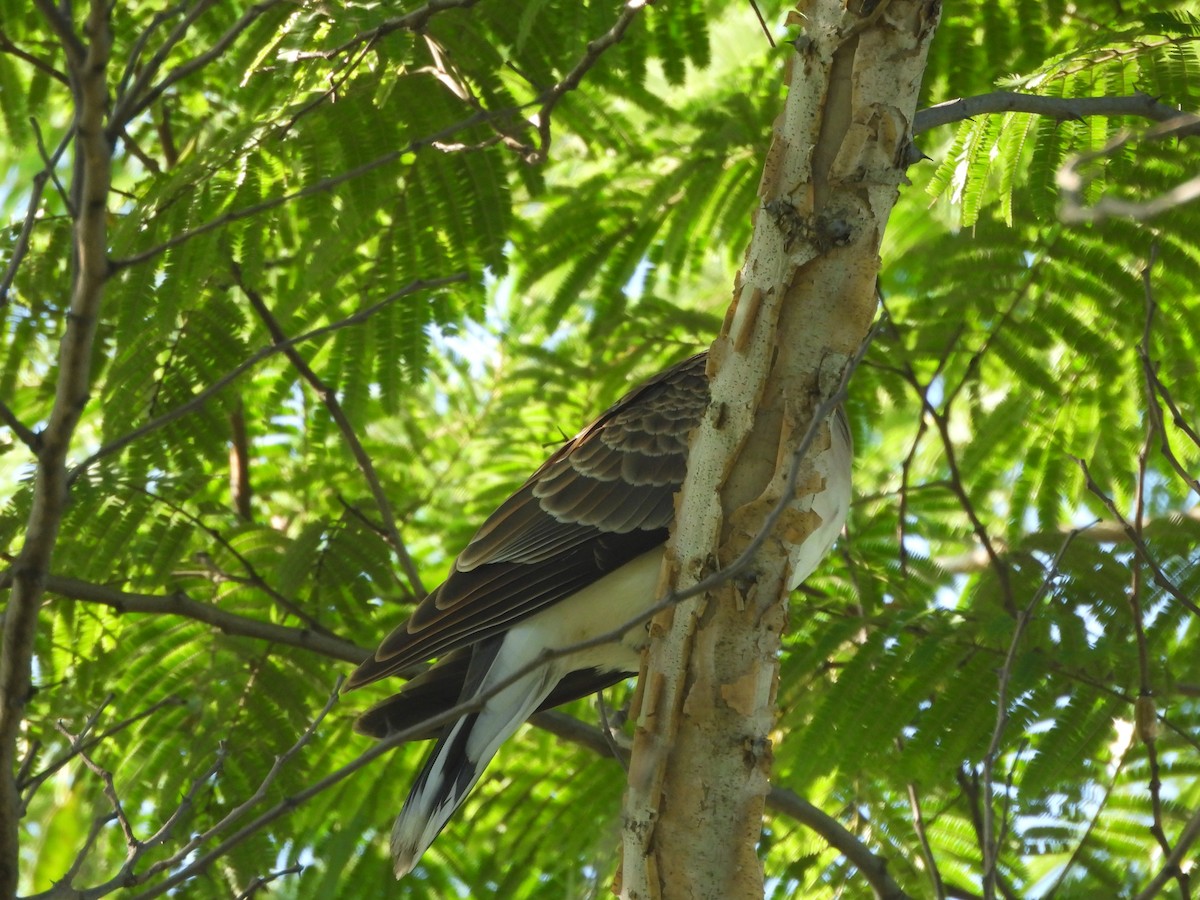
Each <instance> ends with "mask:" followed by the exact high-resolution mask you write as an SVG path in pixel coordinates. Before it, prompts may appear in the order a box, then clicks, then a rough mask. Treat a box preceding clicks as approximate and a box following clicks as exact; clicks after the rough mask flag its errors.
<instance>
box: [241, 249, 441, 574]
mask: <svg viewBox="0 0 1200 900" xmlns="http://www.w3.org/2000/svg"><path fill="white" fill-rule="evenodd" d="M233 276H234V281H235V282H236V283H237V285H238V287H239V288H241V290H242V293H243V294H245V295H246V297H247V299H248V300H249V301H250V305H251V306H252V307H253V308H254V311H255V312H256V313H257V314H258V317H259V318H260V319H261V320H262V322H263V324H264V325H265V326H266V328H267V333H268V334H270V335H271V340H272V341H274V342H275V343H276V344H277V345H280V346H282V347H283V354H284V356H286V357H287V358H288V361H289V362H291V364H292V365H293V366H294V367H295V369H296V371H297V372H299V373H300V377H301V378H303V379H304V380H305V381H307V382H308V384H309V386H310V387H311V388H312V389H313V391H314V392H315V393H316V395H317V397H318V399H320V401H321V402H322V403H323V404H325V408H326V409H327V410H329V415H330V418H332V419H333V421H334V422H335V423H336V424H337V427H338V430H339V431H340V432H341V433H342V438H343V439H344V440H345V441H346V445H347V446H348V447H349V448H350V453H351V454H352V455H353V456H354V460H355V462H357V463H358V468H359V469H360V470H361V471H362V474H363V478H364V479H365V480H366V482H367V485H368V486H369V487H370V489H371V494H372V496H374V498H375V506H376V507H377V508H378V509H379V515H380V517H381V518H382V519H383V527H384V528H385V529H386V534H387V539H388V543H389V544H391V545H392V550H393V551H394V552H395V553H396V556H397V557H398V558H399V560H400V565H401V566H402V567H403V569H404V574H405V575H406V576H407V577H408V583H409V586H410V587H411V589H412V591H413V594H414V595H415V596H417V597H418V598H420V597H424V596H425V594H426V593H427V592H426V590H425V585H423V584H422V583H421V575H420V573H419V572H418V571H417V566H416V564H415V563H414V562H413V560H412V557H411V556H410V555H409V553H408V548H407V547H406V546H405V545H404V539H403V538H402V537H401V536H400V529H399V528H398V527H397V526H396V517H395V514H394V513H393V512H392V504H391V502H390V501H389V500H388V497H387V492H386V491H384V489H383V483H382V482H381V481H380V480H379V473H377V472H376V471H375V464H374V463H373V462H372V461H371V456H370V454H368V453H367V451H366V449H365V448H364V447H363V445H362V441H360V440H359V439H358V434H357V433H356V432H355V430H354V426H353V425H352V424H351V422H350V419H349V418H348V417H347V416H346V412H345V410H344V409H342V404H341V402H340V401H339V400H338V398H337V392H336V391H334V390H333V389H332V388H330V387H329V385H327V384H326V383H325V382H324V381H323V380H322V379H321V377H320V376H319V375H318V374H317V373H316V372H314V371H313V368H312V366H310V365H309V364H308V362H307V361H306V360H305V359H304V357H303V356H302V355H301V354H300V351H299V350H297V349H296V348H295V347H294V346H292V345H290V344H288V339H287V335H286V334H284V333H283V329H282V328H281V327H280V326H279V322H278V321H277V320H276V319H275V316H273V315H272V314H271V310H270V309H268V308H267V304H266V303H265V302H264V300H263V298H262V295H261V294H260V293H259V292H258V291H257V290H255V289H254V288H253V287H251V286H250V285H248V284H246V281H245V279H244V278H243V277H242V270H241V267H240V266H239V265H237V263H234V264H233Z"/></svg>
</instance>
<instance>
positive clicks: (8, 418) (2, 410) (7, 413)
mask: <svg viewBox="0 0 1200 900" xmlns="http://www.w3.org/2000/svg"><path fill="white" fill-rule="evenodd" d="M0 422H2V423H3V424H4V425H6V426H8V429H9V430H10V431H11V432H12V433H13V434H14V435H16V437H17V440H19V441H20V442H21V443H22V444H24V445H25V446H26V447H28V448H29V449H30V450H31V451H33V455H34V456H37V454H38V451H39V450H40V449H41V438H39V437H38V434H37V432H36V431H34V430H33V429H32V428H30V427H29V426H28V425H26V424H25V423H24V422H22V421H21V420H20V419H18V418H17V414H16V413H15V412H13V411H12V410H11V409H10V408H9V406H8V404H7V403H5V402H4V401H3V400H0Z"/></svg>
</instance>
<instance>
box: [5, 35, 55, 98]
mask: <svg viewBox="0 0 1200 900" xmlns="http://www.w3.org/2000/svg"><path fill="white" fill-rule="evenodd" d="M0 53H8V54H9V55H11V56H15V57H16V58H17V59H21V60H24V61H25V62H27V63H29V64H30V65H31V66H33V67H34V68H35V69H37V70H38V71H40V72H44V73H45V74H47V75H49V76H50V77H51V78H53V79H54V80H55V81H57V82H59V83H60V84H67V85H69V84H70V83H71V82H70V80H69V79H68V78H67V76H66V75H65V74H64V73H63V72H60V71H59V70H58V69H56V68H54V64H53V63H52V62H50V61H49V60H45V59H42V58H41V57H38V56H34V55H33V54H32V53H30V52H28V51H27V50H22V49H21V48H20V47H18V46H17V45H16V44H14V43H13V42H12V39H11V38H10V37H9V36H8V35H7V34H6V33H5V31H4V29H3V28H0Z"/></svg>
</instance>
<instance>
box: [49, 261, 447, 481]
mask: <svg viewBox="0 0 1200 900" xmlns="http://www.w3.org/2000/svg"><path fill="white" fill-rule="evenodd" d="M468 277H469V276H468V275H467V273H466V272H459V273H457V274H455V275H447V276H446V277H444V278H430V279H417V280H415V281H410V282H409V283H408V284H406V285H405V286H404V287H402V288H400V290H398V291H395V292H394V293H392V294H389V295H388V296H386V297H384V298H383V299H382V300H380V301H379V302H377V303H374V304H372V305H371V306H368V307H366V308H364V309H360V310H359V311H358V312H356V313H352V314H351V315H349V316H346V317H345V318H343V319H338V320H337V321H336V322H332V323H330V324H329V325H322V326H321V327H320V328H314V329H312V330H311V331H306V332H304V333H303V334H298V335H296V336H295V337H293V338H288V339H287V341H285V342H284V343H283V344H272V345H271V346H269V347H263V348H262V349H261V350H259V351H258V352H256V353H254V354H253V355H251V356H250V357H248V358H247V359H246V360H245V361H244V362H243V363H242V364H241V365H239V366H237V367H236V368H234V369H233V370H232V371H230V372H228V373H227V374H225V375H223V376H222V377H220V378H218V379H217V380H216V381H214V382H213V383H212V384H210V385H209V386H208V387H206V388H205V389H204V390H202V391H200V392H199V393H198V394H196V395H195V396H194V397H192V399H191V400H189V401H188V402H187V403H184V404H181V405H180V406H177V407H175V408H174V409H172V410H171V411H170V412H166V413H163V414H162V415H161V416H157V417H156V418H154V419H151V420H150V421H149V422H147V423H146V424H145V425H142V426H141V427H139V428H135V429H134V430H133V431H131V432H129V433H128V434H126V435H124V436H122V437H119V438H116V439H115V440H112V441H110V442H109V443H107V444H105V445H104V446H103V447H101V448H100V449H99V450H97V451H96V452H95V453H93V454H92V455H91V456H89V457H87V459H85V460H83V462H81V463H79V465H77V466H75V468H73V469H72V470H71V474H70V478H69V480H70V481H71V482H74V481H75V479H77V478H78V477H79V476H80V475H82V474H83V473H84V472H86V471H87V470H88V469H89V468H91V467H92V466H93V465H95V464H96V463H97V462H98V461H100V460H101V459H104V458H106V457H108V456H112V455H113V454H114V453H118V452H120V451H121V450H123V449H125V448H126V447H128V446H129V445H130V444H132V443H133V442H134V441H136V440H138V439H139V438H142V437H145V436H146V435H148V434H150V433H151V432H154V431H157V430H158V429H159V428H162V427H163V426H164V425H168V424H170V423H171V422H174V421H176V420H177V419H181V418H183V417H184V416H186V415H188V414H189V413H192V412H194V411H195V410H197V409H199V408H200V407H202V406H203V405H204V404H205V403H207V402H208V401H209V400H211V399H212V398H213V396H214V395H216V394H217V393H219V392H220V391H221V390H222V389H223V388H225V387H227V386H228V385H229V384H231V383H232V382H234V381H236V380H237V378H238V377H239V376H241V375H244V374H245V373H246V372H248V371H249V370H251V369H253V368H254V367H255V366H256V365H258V364H259V363H260V362H262V361H263V360H264V359H267V358H268V357H270V356H274V355H275V354H276V353H282V352H283V350H284V349H285V348H286V347H294V346H296V345H297V344H300V343H303V342H304V341H311V340H315V339H316V338H319V337H324V336H325V335H327V334H332V333H333V332H335V331H339V330H340V329H342V328H348V327H350V326H351V325H358V324H361V323H362V322H365V321H366V320H367V319H369V318H370V317H371V316H373V315H374V314H375V313H377V312H379V310H381V309H383V308H384V307H386V306H390V305H391V304H392V303H395V302H396V301H397V300H399V299H401V298H403V297H407V296H408V295H410V294H414V293H416V292H417V291H423V290H434V289H436V288H441V287H445V286H447V285H450V284H461V283H463V282H465V281H466V280H467V278H468Z"/></svg>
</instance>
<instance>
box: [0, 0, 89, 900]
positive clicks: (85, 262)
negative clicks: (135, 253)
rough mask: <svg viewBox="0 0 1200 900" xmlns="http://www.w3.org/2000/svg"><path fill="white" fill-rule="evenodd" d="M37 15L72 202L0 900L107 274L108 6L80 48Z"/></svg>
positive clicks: (27, 561)
mask: <svg viewBox="0 0 1200 900" xmlns="http://www.w3.org/2000/svg"><path fill="white" fill-rule="evenodd" d="M37 5H38V8H39V9H40V10H41V11H42V14H43V15H44V16H45V17H46V18H47V19H48V20H49V21H50V23H51V26H52V27H53V28H54V29H55V31H56V32H58V34H59V39H60V41H61V42H62V44H63V47H64V49H65V50H66V55H67V60H68V63H69V64H70V75H71V83H72V88H73V94H74V100H75V134H76V140H75V153H74V164H75V174H74V181H73V183H72V192H73V196H74V197H77V198H78V199H79V202H78V203H77V204H76V206H75V209H76V219H75V230H74V235H73V241H72V243H73V251H74V261H75V270H74V282H73V284H72V290H71V300H70V306H69V311H68V313H67V315H66V322H65V331H64V334H63V337H62V341H61V344H60V347H59V357H58V366H57V370H52V371H54V374H53V376H52V377H54V378H55V384H54V404H53V406H52V407H51V411H50V415H49V419H48V421H47V424H46V429H45V431H43V433H42V447H41V452H40V453H39V455H38V467H37V474H36V479H35V482H34V489H33V495H32V499H31V507H30V511H29V516H28V519H27V524H26V528H25V533H24V536H23V537H24V541H23V544H22V546H21V550H20V552H19V554H18V556H17V559H16V562H15V563H14V564H13V584H12V593H11V595H10V597H9V602H8V607H7V609H6V611H5V620H4V632H3V638H2V641H3V643H2V646H0V773H3V776H2V777H0V896H4V897H8V896H14V895H15V894H16V889H17V882H18V864H19V859H20V846H19V841H18V829H17V821H16V815H15V814H16V810H17V809H18V807H19V803H20V797H19V795H18V793H17V788H16V782H15V780H14V779H13V778H12V777H11V773H12V772H13V771H15V769H16V759H17V752H16V744H17V739H18V737H19V735H20V731H21V723H22V721H23V720H24V716H25V707H26V704H27V703H28V702H29V698H30V696H31V694H32V687H33V685H32V670H31V665H32V660H33V646H34V640H35V637H36V634H37V627H38V611H39V609H40V606H41V595H42V590H43V584H44V579H45V577H46V575H47V573H48V572H49V570H50V564H51V560H52V557H53V553H54V547H55V544H56V543H57V541H58V532H59V527H60V526H61V524H62V518H63V513H64V510H65V506H66V497H67V470H66V457H67V453H68V451H69V449H70V445H71V440H72V437H73V436H74V433H75V428H76V426H77V425H78V423H79V419H80V416H81V415H82V413H83V410H84V407H85V406H86V404H87V399H88V393H89V384H90V379H91V370H92V364H91V363H92V349H93V347H92V345H93V343H94V341H95V337H96V328H97V324H98V322H99V313H100V304H101V300H102V298H103V294H104V283H105V281H106V279H107V278H108V274H109V270H108V261H107V256H106V250H107V244H108V231H107V218H108V208H107V207H108V191H109V184H110V182H111V177H112V148H111V147H110V145H109V144H108V143H107V142H106V141H105V138H104V116H105V110H106V108H107V102H108V80H107V75H108V62H109V54H110V51H111V48H112V33H111V31H110V29H109V23H108V6H107V4H106V3H105V2H104V0H92V4H91V8H90V10H89V12H88V16H87V22H86V25H85V30H86V33H87V35H88V37H89V39H90V41H91V43H90V44H89V45H88V46H87V47H86V48H85V47H84V46H83V43H82V41H81V40H80V39H79V37H78V36H77V35H76V34H75V33H74V30H73V28H72V27H71V23H70V21H69V19H67V17H66V16H65V15H64V14H63V12H62V11H61V10H59V9H58V8H56V7H55V6H54V5H53V4H52V3H51V2H49V0H37Z"/></svg>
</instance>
